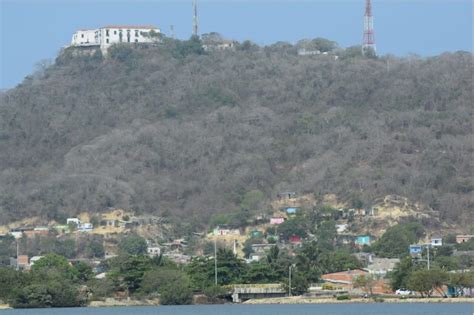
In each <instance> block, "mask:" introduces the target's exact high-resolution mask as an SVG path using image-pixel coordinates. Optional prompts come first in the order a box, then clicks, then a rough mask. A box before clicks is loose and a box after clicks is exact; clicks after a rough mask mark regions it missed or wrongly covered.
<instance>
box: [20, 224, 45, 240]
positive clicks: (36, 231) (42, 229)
mask: <svg viewBox="0 0 474 315" xmlns="http://www.w3.org/2000/svg"><path fill="white" fill-rule="evenodd" d="M24 234H25V236H26V237H28V238H33V237H35V236H46V235H48V234H49V228H48V227H44V226H39V227H35V228H34V229H33V230H29V231H25V232H24Z"/></svg>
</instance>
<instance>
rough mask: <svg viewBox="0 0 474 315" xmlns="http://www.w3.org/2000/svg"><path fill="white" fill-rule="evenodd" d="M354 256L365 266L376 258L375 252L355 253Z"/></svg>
mask: <svg viewBox="0 0 474 315" xmlns="http://www.w3.org/2000/svg"><path fill="white" fill-rule="evenodd" d="M352 256H354V257H356V258H357V260H359V261H360V262H361V264H362V265H363V266H365V267H367V266H368V265H370V264H372V263H373V261H374V258H375V257H374V256H375V255H374V254H373V253H364V252H359V253H353V254H352Z"/></svg>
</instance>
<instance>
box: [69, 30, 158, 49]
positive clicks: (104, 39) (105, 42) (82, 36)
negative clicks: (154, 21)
mask: <svg viewBox="0 0 474 315" xmlns="http://www.w3.org/2000/svg"><path fill="white" fill-rule="evenodd" d="M160 34H161V31H160V29H159V28H157V27H155V26H153V25H107V26H104V27H101V28H98V29H80V30H78V31H76V32H75V33H74V34H73V35H72V39H71V46H75V47H94V46H96V47H100V49H101V50H102V52H103V53H106V51H107V49H108V48H109V47H110V46H111V45H113V44H120V43H130V44H133V43H153V42H156V41H159V40H160V37H161V36H160Z"/></svg>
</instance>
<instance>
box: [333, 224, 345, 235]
mask: <svg viewBox="0 0 474 315" xmlns="http://www.w3.org/2000/svg"><path fill="white" fill-rule="evenodd" d="M347 227H348V225H347V224H336V232H337V234H341V233H344V232H345V231H346V230H347Z"/></svg>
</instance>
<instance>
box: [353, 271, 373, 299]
mask: <svg viewBox="0 0 474 315" xmlns="http://www.w3.org/2000/svg"><path fill="white" fill-rule="evenodd" d="M353 284H354V287H355V288H362V290H363V291H364V292H365V293H367V294H368V295H369V296H372V295H373V290H374V285H375V278H374V276H373V275H360V276H357V277H356V278H355V279H354V283H353Z"/></svg>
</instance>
